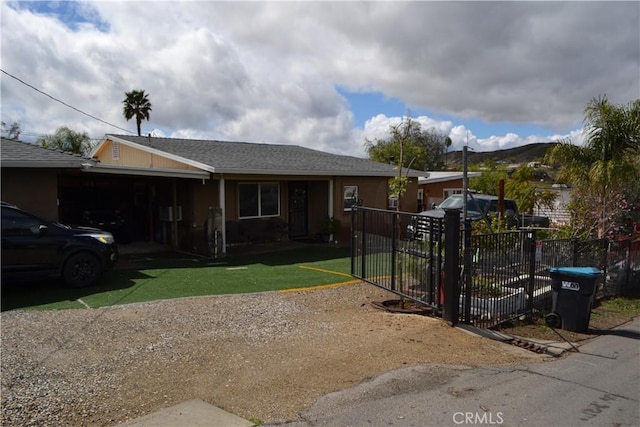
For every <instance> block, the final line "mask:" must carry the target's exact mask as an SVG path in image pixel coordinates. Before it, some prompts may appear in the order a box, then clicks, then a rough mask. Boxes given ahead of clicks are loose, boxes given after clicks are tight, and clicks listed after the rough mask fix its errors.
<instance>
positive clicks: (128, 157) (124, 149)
mask: <svg viewBox="0 0 640 427" xmlns="http://www.w3.org/2000/svg"><path fill="white" fill-rule="evenodd" d="M113 144H114V142H113V141H110V140H107V142H106V144H104V145H103V147H102V149H101V150H100V151H99V152H98V153H96V154H95V155H94V158H95V159H96V160H98V161H100V163H101V164H103V165H113V166H128V167H139V168H150V169H178V170H190V171H198V170H200V169H198V168H195V167H193V166H190V165H187V164H185V163H182V162H178V161H176V160H172V159H168V158H166V157H163V156H159V155H157V154H153V153H149V152H147V151H143V150H139V149H137V148H133V147H129V146H128V145H125V144H118V145H117V147H118V148H117V150H116V152H117V153H118V157H117V158H114V150H113V147H114V145H113Z"/></svg>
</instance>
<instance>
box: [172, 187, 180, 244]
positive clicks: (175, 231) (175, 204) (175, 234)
mask: <svg viewBox="0 0 640 427" xmlns="http://www.w3.org/2000/svg"><path fill="white" fill-rule="evenodd" d="M171 211H172V212H173V215H172V219H173V221H172V223H171V228H172V229H173V233H172V234H173V239H172V240H173V242H171V243H172V244H173V248H174V249H178V242H179V240H178V184H177V182H176V178H173V206H172V207H171Z"/></svg>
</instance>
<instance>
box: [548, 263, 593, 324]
mask: <svg viewBox="0 0 640 427" xmlns="http://www.w3.org/2000/svg"><path fill="white" fill-rule="evenodd" d="M549 275H550V276H551V289H552V291H553V307H552V310H551V311H552V313H551V314H549V315H547V317H546V318H545V321H546V323H547V325H548V326H551V327H553V328H561V329H564V330H567V331H573V332H586V331H587V330H588V329H589V319H590V318H591V307H592V305H593V297H594V294H595V291H596V284H597V281H598V279H599V278H600V276H601V275H602V273H601V271H600V270H598V269H597V268H593V267H552V268H549Z"/></svg>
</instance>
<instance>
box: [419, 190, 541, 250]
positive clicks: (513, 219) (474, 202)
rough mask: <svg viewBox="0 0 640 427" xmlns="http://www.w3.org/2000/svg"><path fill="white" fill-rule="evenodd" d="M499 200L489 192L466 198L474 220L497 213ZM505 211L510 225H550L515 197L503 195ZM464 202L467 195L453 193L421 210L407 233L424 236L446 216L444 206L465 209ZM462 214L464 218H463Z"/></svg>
mask: <svg viewBox="0 0 640 427" xmlns="http://www.w3.org/2000/svg"><path fill="white" fill-rule="evenodd" d="M499 203H500V200H499V198H498V196H492V195H487V194H473V193H469V195H468V197H467V201H466V208H467V219H469V220H471V221H481V220H483V219H484V220H487V221H490V219H491V216H494V215H497V214H498V206H499ZM502 203H503V208H504V215H505V219H506V221H507V225H508V226H509V227H518V228H522V227H543V228H547V227H549V225H550V221H549V218H548V217H543V216H537V215H530V214H522V213H520V212H518V205H517V203H516V201H515V200H513V199H507V198H504V199H503V200H502ZM464 205H465V202H464V195H462V194H453V195H451V196H449V197H447V198H446V199H444V201H442V203H440V205H438V206H436V207H435V208H434V209H430V210H427V211H423V212H420V213H419V214H417V215H416V216H414V217H413V218H412V221H411V224H410V225H409V226H408V227H407V234H408V236H409V238H410V239H421V240H424V239H425V236H427V235H429V229H430V228H431V227H433V226H432V225H431V224H433V223H436V224H438V222H437V221H442V220H443V219H444V215H445V210H447V209H458V210H460V211H462V210H463V208H464ZM462 219H463V218H461V220H462Z"/></svg>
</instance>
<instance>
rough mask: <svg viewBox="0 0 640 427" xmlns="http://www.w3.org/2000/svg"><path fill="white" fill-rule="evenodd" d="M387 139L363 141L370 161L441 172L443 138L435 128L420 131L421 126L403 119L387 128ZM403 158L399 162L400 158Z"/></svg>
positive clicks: (444, 137) (408, 118)
mask: <svg viewBox="0 0 640 427" xmlns="http://www.w3.org/2000/svg"><path fill="white" fill-rule="evenodd" d="M389 134H390V136H389V138H387V139H381V140H379V139H375V140H373V141H371V140H368V139H367V140H365V149H366V150H367V154H368V155H369V158H370V159H371V160H374V161H376V162H382V163H393V164H396V165H400V163H399V162H401V165H402V167H405V168H406V167H411V168H413V169H417V170H424V171H426V170H441V169H442V168H443V166H444V152H445V143H446V136H444V135H440V134H438V133H437V132H436V131H435V130H434V129H429V130H426V131H425V130H422V127H421V126H420V123H419V122H417V121H415V120H413V119H412V118H411V117H406V118H405V119H404V120H403V121H402V123H400V124H399V125H395V126H391V127H390V128H389ZM401 158H402V159H401Z"/></svg>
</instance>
